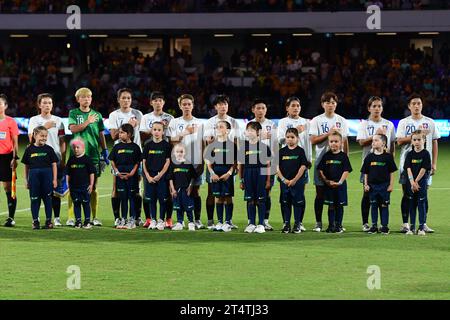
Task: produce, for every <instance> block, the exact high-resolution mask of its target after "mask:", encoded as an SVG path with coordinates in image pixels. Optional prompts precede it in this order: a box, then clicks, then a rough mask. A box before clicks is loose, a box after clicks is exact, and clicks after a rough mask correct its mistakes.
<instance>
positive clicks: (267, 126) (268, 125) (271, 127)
mask: <svg viewBox="0 0 450 320" xmlns="http://www.w3.org/2000/svg"><path fill="white" fill-rule="evenodd" d="M249 122H256V119H252V120H250V121H249ZM260 124H261V127H262V130H261V132H260V136H261V137H262V136H263V135H264V136H266V135H267V133H270V134H272V137H271V138H270V139H261V141H262V142H263V143H265V144H267V145H268V146H269V147H272V144H273V143H274V142H275V141H277V137H276V134H277V125H276V124H275V122H273V121H272V120H270V119H265V120H264V122H260Z"/></svg>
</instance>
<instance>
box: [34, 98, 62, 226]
mask: <svg viewBox="0 0 450 320" xmlns="http://www.w3.org/2000/svg"><path fill="white" fill-rule="evenodd" d="M37 107H38V109H39V112H40V114H38V115H37V116H34V117H32V118H31V119H30V122H29V124H28V138H29V140H30V143H33V130H34V128H36V127H39V126H44V127H45V128H46V129H47V131H48V138H47V144H48V145H49V146H50V147H52V148H53V150H54V151H55V153H56V156H57V157H58V186H60V185H61V184H62V183H63V177H64V176H65V175H64V168H65V163H66V140H65V138H64V137H65V130H64V124H63V122H62V119H61V118H60V117H57V116H55V115H52V109H53V97H52V95H51V94H49V93H41V94H40V95H38V97H37ZM61 196H64V195H61ZM52 207H53V213H54V215H55V218H54V221H53V223H54V226H55V227H61V226H62V224H61V220H60V218H59V215H60V212H61V198H60V197H59V196H56V195H55V191H53V195H52Z"/></svg>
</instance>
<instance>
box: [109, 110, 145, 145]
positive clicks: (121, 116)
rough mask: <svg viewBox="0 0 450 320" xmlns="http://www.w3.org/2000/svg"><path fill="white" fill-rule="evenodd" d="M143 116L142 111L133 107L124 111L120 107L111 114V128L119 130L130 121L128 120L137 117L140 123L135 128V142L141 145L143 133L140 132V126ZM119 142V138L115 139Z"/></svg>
mask: <svg viewBox="0 0 450 320" xmlns="http://www.w3.org/2000/svg"><path fill="white" fill-rule="evenodd" d="M142 118H143V115H142V112H141V111H139V110H137V109H133V108H131V110H130V111H128V112H122V110H120V109H118V110H115V111H113V112H111V113H110V114H109V128H110V129H116V130H119V129H120V127H121V126H122V125H123V124H124V123H128V121H130V120H131V119H136V120H137V121H138V124H137V125H136V127H135V128H134V138H133V142H134V143H136V144H137V145H138V146H139V147H140V146H141V135H140V134H139V126H140V123H141V122H142ZM118 142H119V139H117V140H116V141H115V143H118Z"/></svg>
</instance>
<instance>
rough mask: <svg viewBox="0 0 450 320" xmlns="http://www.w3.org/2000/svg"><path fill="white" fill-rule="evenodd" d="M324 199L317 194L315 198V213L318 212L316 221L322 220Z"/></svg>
mask: <svg viewBox="0 0 450 320" xmlns="http://www.w3.org/2000/svg"><path fill="white" fill-rule="evenodd" d="M322 211H323V199H322V198H319V197H317V196H316V199H314V213H315V214H316V222H322Z"/></svg>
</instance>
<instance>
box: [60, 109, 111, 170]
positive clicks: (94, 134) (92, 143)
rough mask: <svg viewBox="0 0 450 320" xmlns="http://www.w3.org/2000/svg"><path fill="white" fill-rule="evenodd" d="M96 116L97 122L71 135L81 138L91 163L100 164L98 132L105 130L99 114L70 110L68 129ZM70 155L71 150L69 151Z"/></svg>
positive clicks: (92, 111)
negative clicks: (91, 116)
mask: <svg viewBox="0 0 450 320" xmlns="http://www.w3.org/2000/svg"><path fill="white" fill-rule="evenodd" d="M91 114H96V115H97V117H98V120H97V122H94V123H91V124H90V125H88V126H87V127H86V128H85V129H84V130H83V131H81V132H78V133H75V134H73V138H81V139H83V141H84V144H85V147H86V155H87V156H88V157H90V158H91V160H92V162H93V163H99V162H100V152H99V144H100V143H99V137H100V132H103V130H105V126H104V125H103V117H102V115H101V114H100V112H97V111H95V110H93V109H91V110H90V111H89V112H83V111H81V110H80V108H76V109H72V110H70V112H69V124H68V126H69V128H70V125H72V124H74V125H79V124H83V123H84V122H85V121H87V119H88V117H89V115H91ZM70 153H71V154H72V150H70Z"/></svg>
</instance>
